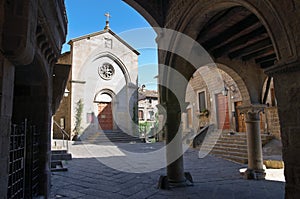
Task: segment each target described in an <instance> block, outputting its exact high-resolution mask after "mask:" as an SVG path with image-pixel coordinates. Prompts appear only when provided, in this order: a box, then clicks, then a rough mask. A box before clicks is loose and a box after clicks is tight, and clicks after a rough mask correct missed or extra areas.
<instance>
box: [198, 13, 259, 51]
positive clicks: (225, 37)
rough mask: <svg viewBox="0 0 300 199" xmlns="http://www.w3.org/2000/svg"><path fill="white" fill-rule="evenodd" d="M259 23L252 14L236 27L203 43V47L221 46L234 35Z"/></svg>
mask: <svg viewBox="0 0 300 199" xmlns="http://www.w3.org/2000/svg"><path fill="white" fill-rule="evenodd" d="M258 22H259V20H258V18H257V17H256V16H255V15H254V14H251V15H249V16H248V17H246V18H245V19H243V20H241V21H239V22H238V23H236V24H235V25H233V26H231V27H229V28H228V29H226V30H225V31H224V32H222V33H220V34H218V35H217V36H216V37H213V38H212V39H210V40H208V41H206V42H204V43H202V45H203V47H204V48H205V49H211V48H212V47H213V46H216V45H219V44H220V43H224V41H227V40H228V39H230V38H232V37H233V36H234V35H237V34H239V33H240V32H241V31H243V30H245V29H247V28H249V27H250V26H252V25H253V24H256V23H258Z"/></svg>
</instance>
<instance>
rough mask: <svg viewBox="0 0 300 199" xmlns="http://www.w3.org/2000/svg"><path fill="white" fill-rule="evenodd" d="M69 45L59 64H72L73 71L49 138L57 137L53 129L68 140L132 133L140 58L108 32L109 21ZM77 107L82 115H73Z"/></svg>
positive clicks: (73, 40) (135, 114) (119, 39)
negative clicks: (113, 131) (96, 134)
mask: <svg viewBox="0 0 300 199" xmlns="http://www.w3.org/2000/svg"><path fill="white" fill-rule="evenodd" d="M69 44H70V45H71V52H67V53H64V54H63V55H62V57H61V58H60V59H59V61H58V62H59V63H65V64H66V63H67V64H69V65H71V67H72V72H71V75H70V77H69V80H68V85H67V88H66V89H67V90H66V92H68V95H66V97H64V99H63V100H62V103H61V106H60V107H59V109H58V111H57V113H56V114H55V116H54V128H53V129H54V138H61V137H62V135H61V133H60V130H59V129H58V127H57V124H58V125H59V126H60V127H62V128H63V129H65V131H66V132H67V133H68V135H69V136H70V137H71V136H72V137H73V136H74V133H79V134H81V135H82V136H81V137H82V138H83V137H86V136H88V135H89V134H91V133H96V132H98V131H99V130H104V131H106V130H109V131H112V130H121V131H124V132H126V133H132V134H136V133H137V129H136V125H134V124H136V121H135V122H134V120H136V118H137V92H136V91H137V75H138V55H139V53H138V52H137V51H136V50H134V49H133V48H132V47H131V46H130V45H129V44H127V43H126V42H125V41H124V40H122V39H121V38H120V37H118V36H117V35H116V34H115V33H114V32H113V31H112V30H111V29H110V28H109V21H107V22H106V26H105V28H104V30H102V31H99V32H96V33H92V34H88V35H84V36H81V37H79V38H75V39H72V40H71V41H70V42H69ZM79 103H81V106H82V111H81V113H80V114H79V115H78V106H79V105H80V104H79ZM78 116H79V117H81V123H80V124H79V126H80V127H79V129H78V130H77V127H76V118H77V117H78ZM77 125H78V124H77ZM76 130H77V131H79V132H76Z"/></svg>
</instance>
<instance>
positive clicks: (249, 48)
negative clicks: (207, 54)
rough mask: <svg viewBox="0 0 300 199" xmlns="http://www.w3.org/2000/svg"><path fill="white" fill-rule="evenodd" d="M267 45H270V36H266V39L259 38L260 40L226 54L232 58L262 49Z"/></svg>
mask: <svg viewBox="0 0 300 199" xmlns="http://www.w3.org/2000/svg"><path fill="white" fill-rule="evenodd" d="M269 46H272V41H271V39H270V38H267V39H264V40H261V41H259V42H257V43H255V44H252V45H250V46H246V47H245V48H242V49H239V50H236V51H234V52H232V53H229V55H228V56H229V58H230V59H234V58H237V57H241V56H243V55H248V54H251V53H255V52H257V51H259V50H261V49H264V48H266V47H269Z"/></svg>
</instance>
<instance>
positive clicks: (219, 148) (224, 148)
mask: <svg viewBox="0 0 300 199" xmlns="http://www.w3.org/2000/svg"><path fill="white" fill-rule="evenodd" d="M211 148H212V147H211V146H202V147H201V149H204V150H206V149H211ZM213 149H214V150H221V151H235V152H239V153H246V154H247V153H248V152H247V148H244V147H243V148H239V147H225V146H219V145H215V146H214V147H213Z"/></svg>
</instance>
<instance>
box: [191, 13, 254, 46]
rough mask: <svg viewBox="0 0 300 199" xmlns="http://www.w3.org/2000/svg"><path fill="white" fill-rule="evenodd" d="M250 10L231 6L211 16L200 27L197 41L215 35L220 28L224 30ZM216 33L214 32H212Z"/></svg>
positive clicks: (202, 40)
mask: <svg viewBox="0 0 300 199" xmlns="http://www.w3.org/2000/svg"><path fill="white" fill-rule="evenodd" d="M250 14H251V12H250V11H249V10H247V9H245V8H243V7H233V8H230V9H227V10H225V11H223V12H220V13H218V14H217V15H215V16H214V17H212V18H211V19H210V20H209V21H208V22H207V24H206V25H205V26H204V27H203V28H202V30H201V32H200V33H199V35H198V38H197V41H198V42H199V43H203V42H205V41H207V40H209V39H211V38H212V37H214V36H216V34H218V32H220V30H225V29H227V28H228V27H229V26H232V25H234V24H235V23H237V22H238V21H240V20H242V19H244V18H245V17H247V16H249V15H250ZM214 33H216V34H214Z"/></svg>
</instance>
